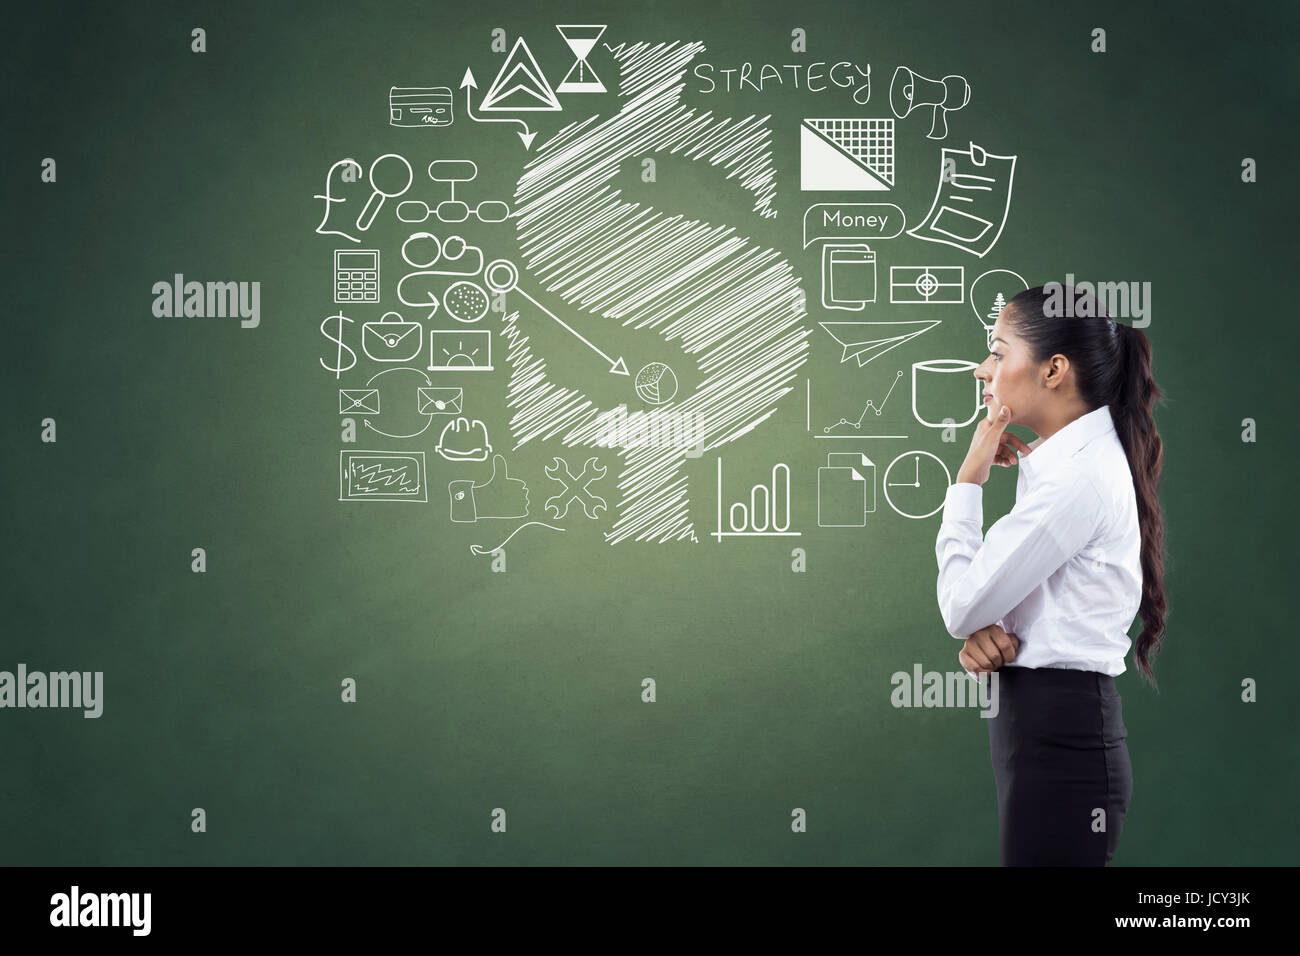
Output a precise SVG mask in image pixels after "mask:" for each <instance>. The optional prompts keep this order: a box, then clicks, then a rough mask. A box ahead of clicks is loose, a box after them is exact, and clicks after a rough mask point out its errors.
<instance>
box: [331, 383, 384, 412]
mask: <svg viewBox="0 0 1300 956" xmlns="http://www.w3.org/2000/svg"><path fill="white" fill-rule="evenodd" d="M353 413H356V414H358V415H378V414H379V389H377V388H340V389H339V414H340V415H350V414H353Z"/></svg>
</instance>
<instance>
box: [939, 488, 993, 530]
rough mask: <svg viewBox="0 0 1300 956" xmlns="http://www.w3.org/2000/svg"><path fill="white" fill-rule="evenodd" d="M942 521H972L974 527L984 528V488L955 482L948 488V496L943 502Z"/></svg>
mask: <svg viewBox="0 0 1300 956" xmlns="http://www.w3.org/2000/svg"><path fill="white" fill-rule="evenodd" d="M943 520H944V522H945V523H947V522H949V521H973V522H975V526H976V527H978V528H983V526H984V486H983V485H977V484H975V483H974V482H970V481H957V482H953V483H952V484H951V485H949V486H948V494H947V496H946V497H945V498H944V500H943Z"/></svg>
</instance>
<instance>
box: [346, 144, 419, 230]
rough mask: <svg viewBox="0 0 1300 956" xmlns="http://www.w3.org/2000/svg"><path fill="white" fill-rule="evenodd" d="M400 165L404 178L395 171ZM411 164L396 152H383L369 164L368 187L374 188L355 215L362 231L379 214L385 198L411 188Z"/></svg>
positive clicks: (367, 227) (398, 194) (358, 226)
mask: <svg viewBox="0 0 1300 956" xmlns="http://www.w3.org/2000/svg"><path fill="white" fill-rule="evenodd" d="M398 166H402V167H403V168H404V169H405V170H406V172H405V176H406V179H405V180H403V179H402V175H403V174H402V173H399V172H398V171H397V167H398ZM411 176H412V173H411V164H410V163H408V162H407V161H406V158H405V157H403V156H399V155H397V153H385V154H384V155H383V156H380V157H379V158H378V159H376V160H375V161H374V162H373V163H371V164H370V188H371V189H373V190H374V192H372V193H371V194H370V198H369V199H367V200H366V205H365V208H364V209H362V210H361V215H359V216H357V228H358V229H360V230H362V231H363V232H364V231H365V230H366V229H369V228H370V224H371V223H372V222H374V221H375V216H377V215H378V214H379V207H380V206H382V205H383V204H384V200H385V199H392V198H393V197H395V196H400V195H402V193H404V192H406V191H407V190H408V189H410V188H411Z"/></svg>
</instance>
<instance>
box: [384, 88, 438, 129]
mask: <svg viewBox="0 0 1300 956" xmlns="http://www.w3.org/2000/svg"><path fill="white" fill-rule="evenodd" d="M453 119H454V117H453V116H452V111H451V87H449V86H394V87H391V88H390V89H389V91H388V125H389V126H450V125H451V124H452V120H453Z"/></svg>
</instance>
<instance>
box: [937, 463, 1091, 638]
mask: <svg viewBox="0 0 1300 956" xmlns="http://www.w3.org/2000/svg"><path fill="white" fill-rule="evenodd" d="M1101 516H1102V500H1101V496H1100V495H1099V494H1098V493H1097V490H1096V488H1094V487H1093V484H1092V482H1091V481H1090V480H1089V479H1088V477H1087V476H1086V475H1084V474H1083V473H1082V472H1064V473H1062V474H1059V475H1053V476H1050V477H1048V478H1044V479H1042V480H1040V481H1038V483H1037V484H1036V486H1035V487H1034V488H1033V489H1032V490H1031V491H1030V492H1029V493H1028V494H1026V495H1024V496H1022V497H1021V498H1020V500H1019V501H1017V502H1016V506H1015V507H1014V508H1012V509H1011V513H1010V514H1008V515H1007V516H1006V517H1004V518H1002V519H1000V520H999V521H997V522H996V523H995V524H994V525H993V527H991V528H989V532H988V534H987V535H983V534H982V533H981V528H982V527H983V524H984V488H983V486H982V485H977V484H973V483H970V482H957V483H955V484H953V485H951V486H949V488H948V494H947V497H946V498H945V500H944V506H943V522H942V524H941V525H940V526H939V536H938V539H937V540H936V542H935V556H936V557H937V558H938V561H939V580H938V586H937V593H938V598H939V611H940V613H941V614H942V615H943V623H944V626H945V627H947V629H948V633H949V634H951V635H952V636H953V637H955V638H958V639H962V640H964V639H965V638H967V637H970V635H972V634H974V633H975V632H976V631H978V630H979V629H980V628H984V627H988V626H989V625H991V624H995V623H997V622H998V621H1000V620H1002V619H1003V618H1004V617H1005V616H1006V615H1007V614H1008V613H1010V612H1011V610H1012V609H1014V608H1015V607H1016V606H1017V605H1018V604H1020V602H1021V601H1023V600H1024V599H1025V598H1026V597H1027V596H1028V595H1029V593H1030V592H1031V591H1032V590H1033V589H1034V588H1036V587H1038V586H1039V585H1040V584H1042V583H1043V582H1044V581H1046V580H1047V579H1048V578H1049V577H1051V576H1052V575H1053V574H1054V573H1055V572H1056V570H1057V569H1058V568H1060V567H1061V565H1063V564H1065V562H1066V561H1068V560H1070V558H1072V557H1073V556H1074V555H1076V554H1078V553H1079V551H1081V550H1083V548H1085V547H1086V546H1087V544H1088V542H1089V541H1090V540H1091V539H1092V536H1093V534H1094V532H1095V531H1096V529H1097V527H1098V524H1099V522H1100V520H1101Z"/></svg>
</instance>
